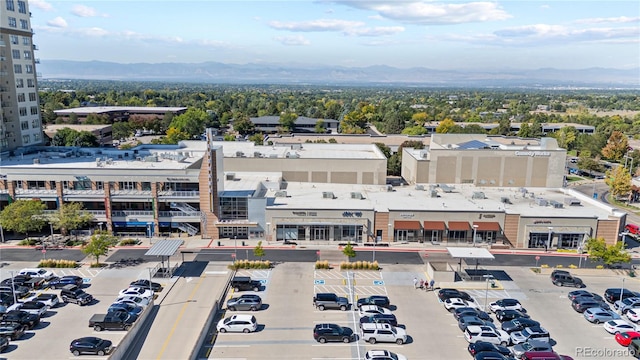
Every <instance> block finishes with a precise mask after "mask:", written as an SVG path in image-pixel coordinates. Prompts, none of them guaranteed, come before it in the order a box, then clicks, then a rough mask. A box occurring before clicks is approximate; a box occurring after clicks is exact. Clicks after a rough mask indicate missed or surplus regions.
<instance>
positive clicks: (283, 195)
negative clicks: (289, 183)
mask: <svg viewBox="0 0 640 360" xmlns="http://www.w3.org/2000/svg"><path fill="white" fill-rule="evenodd" d="M275 197H287V192H286V191H284V190H281V191H276V193H275Z"/></svg>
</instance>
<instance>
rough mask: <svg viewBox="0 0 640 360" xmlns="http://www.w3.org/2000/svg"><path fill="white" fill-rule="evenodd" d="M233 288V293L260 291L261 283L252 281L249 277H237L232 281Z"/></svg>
mask: <svg viewBox="0 0 640 360" xmlns="http://www.w3.org/2000/svg"><path fill="white" fill-rule="evenodd" d="M231 288H232V289H233V291H245V290H253V291H260V281H257V280H251V278H250V277H248V276H236V277H234V278H233V279H231Z"/></svg>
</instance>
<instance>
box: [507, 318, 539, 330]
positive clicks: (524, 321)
mask: <svg viewBox="0 0 640 360" xmlns="http://www.w3.org/2000/svg"><path fill="white" fill-rule="evenodd" d="M531 326H540V323H539V322H537V321H535V320H531V319H528V318H517V319H513V320H510V321H505V322H503V323H502V330H504V331H506V332H507V333H509V334H510V333H512V332H514V331H521V330H524V329H525V328H528V327H531Z"/></svg>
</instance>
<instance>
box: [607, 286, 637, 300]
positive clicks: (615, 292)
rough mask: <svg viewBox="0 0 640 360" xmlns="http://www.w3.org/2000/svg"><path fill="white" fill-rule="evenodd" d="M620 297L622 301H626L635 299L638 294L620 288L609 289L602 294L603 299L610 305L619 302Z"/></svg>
mask: <svg viewBox="0 0 640 360" xmlns="http://www.w3.org/2000/svg"><path fill="white" fill-rule="evenodd" d="M621 295H622V299H626V298H630V297H636V296H638V293H636V292H634V291H631V290H629V289H622V288H609V289H607V290H605V292H604V298H605V300H607V301H608V302H609V303H610V304H613V303H615V302H616V301H618V300H620V297H621Z"/></svg>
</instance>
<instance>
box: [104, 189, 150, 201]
mask: <svg viewBox="0 0 640 360" xmlns="http://www.w3.org/2000/svg"><path fill="white" fill-rule="evenodd" d="M111 200H113V201H142V200H144V201H151V190H111Z"/></svg>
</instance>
